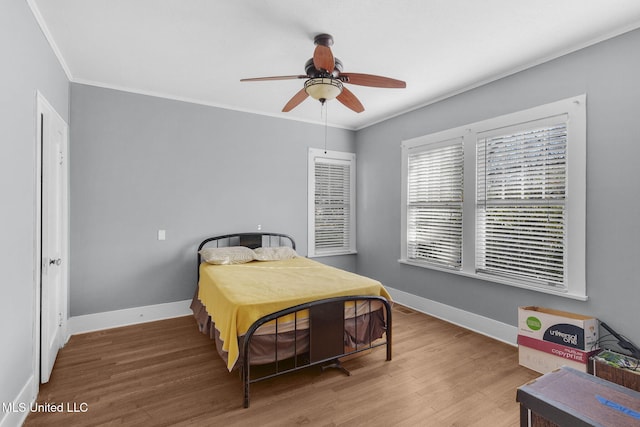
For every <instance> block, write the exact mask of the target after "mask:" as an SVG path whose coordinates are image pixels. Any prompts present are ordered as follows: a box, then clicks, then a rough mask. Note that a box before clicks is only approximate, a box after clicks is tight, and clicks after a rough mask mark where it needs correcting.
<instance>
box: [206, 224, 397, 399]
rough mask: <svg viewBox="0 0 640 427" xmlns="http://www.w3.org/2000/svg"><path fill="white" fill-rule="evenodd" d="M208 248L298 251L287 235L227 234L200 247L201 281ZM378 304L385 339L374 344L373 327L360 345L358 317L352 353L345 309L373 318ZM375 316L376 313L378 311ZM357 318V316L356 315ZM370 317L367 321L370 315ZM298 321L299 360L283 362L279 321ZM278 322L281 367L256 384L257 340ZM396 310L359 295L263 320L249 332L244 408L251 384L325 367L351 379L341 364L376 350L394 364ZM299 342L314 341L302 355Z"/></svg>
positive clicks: (244, 358)
mask: <svg viewBox="0 0 640 427" xmlns="http://www.w3.org/2000/svg"><path fill="white" fill-rule="evenodd" d="M205 246H215V247H225V246H246V247H249V248H251V249H256V248H258V247H270V246H290V247H292V248H293V249H295V247H296V246H295V241H294V240H293V238H291V237H290V236H288V235H286V234H280V233H263V232H259V233H236V234H226V235H221V236H215V237H210V238H207V239H205V240H203V241H202V242H201V243H200V245H199V246H198V280H199V279H200V271H199V270H200V269H199V266H200V263H201V261H202V260H201V256H200V253H199V252H200V250H201V249H202V248H204V247H205ZM374 301H379V302H380V303H382V309H384V315H385V320H386V325H385V328H384V331H385V333H384V335H385V336H384V338H380V339H377V340H376V339H374V338H373V337H372V330H371V327H370V325H368V326H367V328H368V331H369V334H368V339H367V340H366V341H364V342H362V343H358V339H357V337H358V332H357V328H358V321H357V320H358V319H357V316H356V315H354V318H353V324H354V327H355V337H356V339H355V343H356V344H355V348H347V346H346V345H345V334H346V331H345V321H350V320H351V319H345V316H344V312H345V304H346V303H348V302H353V303H354V304H355V306H356V307H357V305H358V303H361V302H365V305H367V304H368V310H367V313H366V314H369V315H371V313H372V310H371V304H372V303H373V302H374ZM304 310H308V313H309V314H308V316H309V328H308V337H305V338H299V337H298V332H299V330H298V328H297V324H298V315H299V314H298V313H300V312H301V311H304ZM374 311H375V310H374ZM356 314H357V310H356ZM366 314H365V315H366ZM291 315H293V316H294V321H293V324H294V331H293V346H294V352H293V353H294V355H295V356H293V357H287V358H285V359H282V360H281V359H280V358H279V357H278V322H279V319H281V318H283V317H285V316H291ZM272 321H275V334H274V336H275V343H274V351H275V353H274V355H275V361H274V362H273V363H271V364H270V365H271V372H270V373H267V374H264V375H259V376H257V377H255V378H252V377H251V366H253V365H252V364H251V360H250V353H251V352H250V348H251V342H252V339H253V338H254V334H255V333H256V331H257V330H258V328H260V326H262V325H264V324H265V323H268V322H272ZM391 325H392V321H391V304H390V303H389V301H387V300H386V299H385V298H383V297H379V296H369V295H353V296H344V297H336V298H327V299H321V300H316V301H311V302H308V303H305V304H299V305H296V306H294V307H289V308H286V309H284V310H280V311H277V312H275V313H271V314H269V315H266V316H264V317H261V318H260V319H258V320H257V321H255V323H253V325H251V327H250V328H249V330H248V331H247V332H246V334H245V335H244V340H243V342H242V343H241V357H242V365H241V367H240V369H241V372H240V374H241V376H242V383H243V387H244V399H243V406H244V407H245V408H248V407H249V399H250V386H251V384H253V383H255V382H258V381H263V380H267V379H270V378H273V377H276V376H279V375H283V374H286V373H290V372H294V371H299V370H301V369H306V368H308V367H310V366H316V365H321V366H322V370H323V371H324V370H325V369H326V368H338V369H340V370H342V371H343V372H344V373H345V374H347V375H351V374H350V372H349V371H348V370H346V369H345V368H344V367H343V366H342V365H341V363H340V359H341V358H343V357H345V356H349V355H352V354H356V353H360V352H363V351H367V350H371V349H373V348H376V347H380V346H386V360H387V361H390V360H391V329H392V328H391ZM298 340H305V341H306V340H308V347H309V350H308V352H305V353H304V354H301V355H299V354H298V348H302V345H303V344H300V347H299V343H298Z"/></svg>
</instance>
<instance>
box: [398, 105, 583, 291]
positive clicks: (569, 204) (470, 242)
mask: <svg viewBox="0 0 640 427" xmlns="http://www.w3.org/2000/svg"><path fill="white" fill-rule="evenodd" d="M563 115H566V116H567V120H566V126H567V135H568V137H567V149H566V150H567V159H566V193H567V195H566V201H565V207H566V223H565V233H566V240H565V247H566V251H565V263H566V265H565V269H566V271H565V275H564V288H558V287H551V286H546V285H540V284H536V283H531V282H528V281H525V280H520V279H514V278H507V277H499V276H494V275H490V274H485V273H482V272H479V271H476V245H477V242H476V237H477V236H476V234H477V233H476V226H477V222H476V221H477V217H478V212H477V210H476V209H477V200H476V198H477V188H476V182H477V174H476V170H477V165H476V159H477V147H478V140H479V135H480V134H485V135H486V134H489V133H491V132H494V131H496V130H499V129H502V128H514V127H515V128H517V127H518V126H523V127H526V126H527V124H528V123H531V122H535V121H538V120H542V119H547V118H552V117H556V116H563ZM454 138H462V139H463V149H464V166H463V168H464V189H463V191H464V194H463V198H464V202H463V223H462V227H463V232H462V234H463V235H462V239H463V244H462V245H463V248H462V269H460V270H454V269H450V268H443V267H442V266H438V265H434V264H430V263H428V262H421V261H416V260H412V259H408V258H407V232H408V230H407V180H408V156H409V155H410V153H411V151H412V150H417V149H419V148H420V147H421V146H424V145H425V144H437V143H438V142H441V141H444V140H447V139H449V140H450V139H454ZM401 152H402V195H401V198H402V205H401V211H402V217H401V218H402V221H401V222H402V224H401V255H400V259H399V262H400V263H403V264H409V265H413V266H419V267H424V268H429V269H434V270H439V271H445V272H449V273H454V274H460V275H463V276H468V277H473V278H476V279H481V280H486V281H490V282H495V283H501V284H505V285H510V286H515V287H519V288H524V289H530V290H534V291H539V292H543V293H547V294H553V295H558V296H563V297H567V298H573V299H577V300H583V301H584V300H586V299H587V293H586V273H585V270H586V261H585V258H586V250H585V243H586V212H585V211H586V95H585V94H582V95H578V96H574V97H571V98H567V99H563V100H560V101H556V102H552V103H549V104H545V105H541V106H537V107H533V108H529V109H526V110H522V111H518V112H515V113H510V114H505V115H502V116H498V117H494V118H490V119H487V120H483V121H479V122H476V123H471V124H468V125H464V126H459V127H456V128H453V129H447V130H445V131H442V132H436V133H433V134H429V135H425V136H420V137H417V138H413V139H409V140H405V141H403V142H402V144H401Z"/></svg>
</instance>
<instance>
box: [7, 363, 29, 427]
mask: <svg viewBox="0 0 640 427" xmlns="http://www.w3.org/2000/svg"><path fill="white" fill-rule="evenodd" d="M35 381H36V379H35V377H34V376H33V375H31V376H30V377H29V379H28V380H27V382H26V384H25V385H24V386H23V387H22V390H20V393H19V394H18V396H16V398H15V400H14V401H13V402H2V405H3V408H0V409H2V410H1V411H0V415H2V418H0V427H15V426H21V425H22V424H23V423H24V421H25V420H26V419H27V416H28V415H29V413H30V411H31V406H32V405H33V404H34V402H35V401H36V397H37V396H36V395H37V392H38V384H37V383H36V382H35ZM7 405H8V406H7ZM5 406H6V407H5Z"/></svg>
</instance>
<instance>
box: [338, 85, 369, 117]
mask: <svg viewBox="0 0 640 427" xmlns="http://www.w3.org/2000/svg"><path fill="white" fill-rule="evenodd" d="M336 99H337V100H338V101H340V102H341V103H342V105H344V106H345V107H347V108H350V109H352V110H353V111H355V112H356V113H362V112H363V111H364V107H363V106H362V104H361V103H360V101H359V100H358V98H356V96H355V95H354V94H353V93H352V92H351V91H350V90H349V89H347V88H346V87H343V88H342V93H341V94H340V95H338V96H337V97H336Z"/></svg>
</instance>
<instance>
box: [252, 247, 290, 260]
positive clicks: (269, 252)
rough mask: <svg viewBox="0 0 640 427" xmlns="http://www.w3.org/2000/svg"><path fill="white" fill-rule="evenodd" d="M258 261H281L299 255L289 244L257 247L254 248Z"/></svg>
mask: <svg viewBox="0 0 640 427" xmlns="http://www.w3.org/2000/svg"><path fill="white" fill-rule="evenodd" d="M253 252H254V253H255V259H256V260H258V261H280V260H284V259H291V258H295V257H297V256H298V254H297V253H296V251H295V250H294V249H293V248H290V247H289V246H274V247H271V248H256V249H254V250H253Z"/></svg>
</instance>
